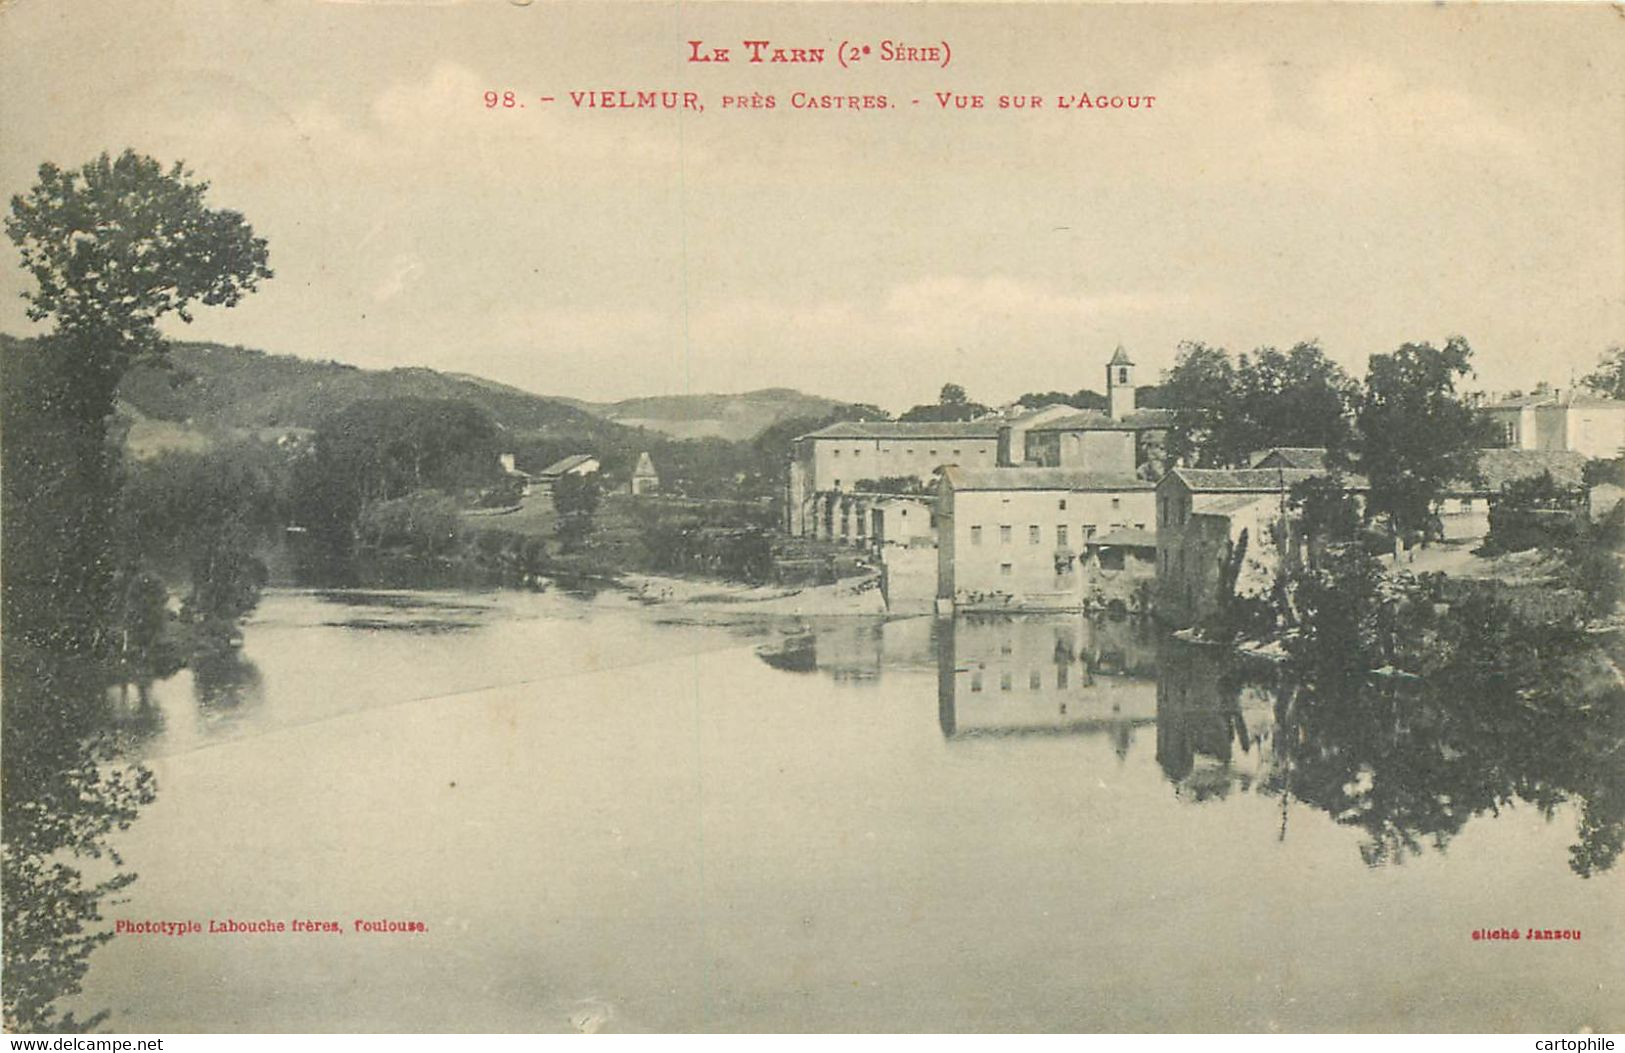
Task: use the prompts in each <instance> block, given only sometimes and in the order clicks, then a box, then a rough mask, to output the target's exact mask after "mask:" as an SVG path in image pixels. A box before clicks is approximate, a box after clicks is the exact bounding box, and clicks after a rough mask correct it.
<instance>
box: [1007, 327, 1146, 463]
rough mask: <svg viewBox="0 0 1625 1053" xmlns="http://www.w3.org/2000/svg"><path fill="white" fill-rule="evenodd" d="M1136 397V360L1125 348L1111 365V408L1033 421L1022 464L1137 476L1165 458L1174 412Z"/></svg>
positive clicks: (1108, 399) (1108, 393) (1108, 398)
mask: <svg viewBox="0 0 1625 1053" xmlns="http://www.w3.org/2000/svg"><path fill="white" fill-rule="evenodd" d="M1134 400H1135V392H1134V363H1133V362H1132V361H1131V360H1130V359H1129V356H1128V352H1126V351H1124V350H1123V349H1122V348H1121V347H1119V348H1118V349H1117V352H1116V354H1114V355H1112V357H1111V361H1110V362H1108V363H1107V364H1106V402H1107V410H1106V412H1105V413H1101V412H1100V411H1098V410H1084V411H1082V412H1078V411H1073V412H1072V413H1069V414H1064V415H1063V414H1056V415H1052V416H1048V417H1046V418H1045V419H1043V420H1039V421H1036V422H1033V423H1031V424H1030V425H1028V426H1027V427H1026V428H1025V432H1026V435H1025V439H1026V441H1025V443H1024V448H1023V451H1022V457H1021V458H1020V460H1019V461H1018V462H1017V463H1024V464H1029V465H1036V466H1039V467H1044V468H1080V469H1085V470H1087V471H1093V472H1113V473H1118V474H1124V475H1132V474H1134V473H1136V472H1138V471H1139V470H1140V469H1141V467H1142V466H1144V465H1147V464H1149V463H1152V462H1155V461H1159V460H1160V447H1161V445H1162V442H1163V440H1164V439H1165V438H1166V437H1167V434H1168V429H1169V428H1170V427H1171V426H1172V424H1173V414H1172V413H1171V412H1170V411H1168V410H1161V409H1145V410H1142V409H1137V408H1136V407H1135V401H1134ZM1154 471H1155V468H1153V472H1154Z"/></svg>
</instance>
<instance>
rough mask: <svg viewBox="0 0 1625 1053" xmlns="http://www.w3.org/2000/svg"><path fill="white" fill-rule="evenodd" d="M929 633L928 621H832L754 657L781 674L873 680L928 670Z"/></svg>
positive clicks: (815, 625)
mask: <svg viewBox="0 0 1625 1053" xmlns="http://www.w3.org/2000/svg"><path fill="white" fill-rule="evenodd" d="M935 633H936V626H935V623H934V622H933V620H932V619H930V618H904V619H899V620H897V621H889V622H883V621H876V620H871V619H867V618H833V619H830V620H828V621H822V622H815V623H813V624H812V625H809V626H808V627H807V628H806V630H805V631H804V632H801V633H797V634H796V635H794V636H791V637H789V638H787V639H786V640H784V641H783V642H782V643H781V644H777V645H774V646H772V647H768V648H764V649H763V650H762V651H760V652H759V654H760V656H761V658H762V661H764V662H766V663H767V664H768V665H771V666H773V667H774V668H775V669H783V670H785V671H787V672H812V671H814V670H817V671H819V672H822V673H827V674H828V675H829V676H830V677H832V678H834V679H836V680H876V679H879V677H880V674H881V672H882V670H904V669H914V670H925V669H930V668H931V644H932V640H933V638H934V635H935Z"/></svg>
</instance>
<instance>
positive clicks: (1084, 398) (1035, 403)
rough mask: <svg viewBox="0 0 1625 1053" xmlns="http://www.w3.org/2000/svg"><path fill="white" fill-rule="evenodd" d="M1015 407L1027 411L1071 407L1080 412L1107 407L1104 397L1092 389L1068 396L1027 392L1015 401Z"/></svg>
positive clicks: (1050, 392)
mask: <svg viewBox="0 0 1625 1053" xmlns="http://www.w3.org/2000/svg"><path fill="white" fill-rule="evenodd" d="M1016 405H1018V406H1023V407H1025V408H1027V409H1040V408H1042V407H1044V406H1071V407H1073V408H1075V409H1080V410H1104V409H1105V408H1106V406H1107V402H1106V396H1105V395H1102V394H1101V393H1100V392H1098V391H1095V390H1093V389H1092V388H1079V389H1078V390H1077V391H1074V392H1073V393H1072V394H1070V395H1068V394H1067V393H1066V392H1064V391H1029V392H1027V394H1025V395H1023V396H1021V397H1020V398H1019V399H1016Z"/></svg>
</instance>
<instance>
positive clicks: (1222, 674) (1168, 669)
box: [1157, 640, 1274, 801]
mask: <svg viewBox="0 0 1625 1053" xmlns="http://www.w3.org/2000/svg"><path fill="white" fill-rule="evenodd" d="M1230 661H1231V659H1230V658H1229V656H1228V655H1226V653H1225V652H1224V651H1222V650H1220V649H1219V648H1213V647H1198V646H1193V645H1190V644H1182V643H1179V642H1178V641H1173V640H1170V641H1167V642H1166V643H1165V644H1164V646H1163V648H1162V650H1161V652H1160V653H1159V655H1158V672H1157V763H1158V764H1159V765H1161V767H1162V771H1163V774H1164V775H1166V776H1167V777H1168V781H1169V782H1172V783H1173V784H1174V786H1175V788H1176V791H1177V792H1179V793H1180V794H1181V795H1182V796H1188V797H1190V798H1192V799H1194V800H1198V801H1202V800H1209V799H1212V798H1216V797H1224V796H1226V795H1227V794H1228V793H1229V792H1230V789H1231V787H1232V786H1238V787H1240V788H1241V789H1243V790H1246V789H1248V788H1250V787H1251V786H1252V785H1253V783H1254V782H1255V781H1257V780H1259V779H1261V778H1262V776H1263V767H1264V763H1265V756H1264V750H1265V746H1266V744H1267V743H1268V742H1269V740H1270V738H1271V735H1272V732H1273V726H1274V713H1273V706H1272V704H1271V701H1270V698H1269V697H1268V696H1267V695H1265V694H1264V693H1262V692H1261V691H1259V690H1257V689H1254V688H1251V687H1245V686H1243V684H1242V682H1241V678H1240V677H1239V676H1238V675H1236V673H1235V672H1234V671H1233V670H1232V669H1231V668H1230Z"/></svg>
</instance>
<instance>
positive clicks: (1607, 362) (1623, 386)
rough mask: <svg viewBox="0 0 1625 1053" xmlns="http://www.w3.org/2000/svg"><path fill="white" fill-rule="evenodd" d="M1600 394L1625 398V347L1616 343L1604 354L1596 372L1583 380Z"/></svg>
mask: <svg viewBox="0 0 1625 1053" xmlns="http://www.w3.org/2000/svg"><path fill="white" fill-rule="evenodd" d="M1581 383H1582V384H1584V385H1585V386H1586V387H1588V388H1590V389H1591V390H1592V391H1595V392H1596V393H1597V394H1599V395H1606V396H1608V397H1609V398H1615V399H1625V347H1621V346H1619V345H1617V344H1616V345H1615V346H1613V347H1610V348H1609V349H1608V350H1607V351H1604V352H1603V354H1602V359H1601V360H1600V361H1599V362H1598V363H1597V368H1596V371H1595V372H1592V373H1588V374H1586V376H1585V379H1583V380H1582V381H1581Z"/></svg>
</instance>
